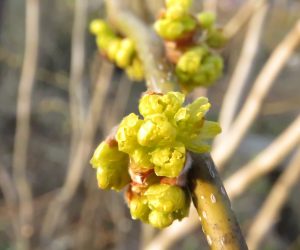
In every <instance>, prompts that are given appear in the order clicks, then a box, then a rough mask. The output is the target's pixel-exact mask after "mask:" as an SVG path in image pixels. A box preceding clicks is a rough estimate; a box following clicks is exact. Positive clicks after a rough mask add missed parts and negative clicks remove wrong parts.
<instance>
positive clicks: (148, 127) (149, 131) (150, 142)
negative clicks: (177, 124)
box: [137, 114, 176, 147]
mask: <svg viewBox="0 0 300 250" xmlns="http://www.w3.org/2000/svg"><path fill="white" fill-rule="evenodd" d="M175 136H176V130H175V128H174V127H173V126H172V125H171V123H170V122H169V121H168V119H167V117H166V116H165V115H162V114H156V115H151V116H147V118H146V119H145V121H144V123H143V124H142V125H141V127H140V129H139V131H138V135H137V139H138V142H139V144H140V145H142V146H146V147H153V146H160V145H167V144H170V143H173V141H174V140H175Z"/></svg>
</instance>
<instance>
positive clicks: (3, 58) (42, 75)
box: [0, 47, 69, 90]
mask: <svg viewBox="0 0 300 250" xmlns="http://www.w3.org/2000/svg"><path fill="white" fill-rule="evenodd" d="M0 62H3V63H5V64H6V65H7V66H8V67H11V68H14V69H19V68H20V67H21V66H22V58H21V57H20V56H19V55H18V54H15V53H13V52H11V51H9V50H7V49H6V48H4V47H0ZM35 78H36V80H37V81H41V82H44V83H48V84H51V85H54V86H55V87H57V88H59V89H62V90H68V84H69V78H68V75H67V73H66V72H52V71H50V70H48V69H45V68H41V67H38V68H37V69H36V76H35Z"/></svg>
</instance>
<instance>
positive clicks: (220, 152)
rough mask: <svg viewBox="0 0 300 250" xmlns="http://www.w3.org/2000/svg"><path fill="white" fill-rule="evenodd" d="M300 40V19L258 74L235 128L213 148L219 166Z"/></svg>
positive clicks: (244, 129)
mask: <svg viewBox="0 0 300 250" xmlns="http://www.w3.org/2000/svg"><path fill="white" fill-rule="evenodd" d="M299 42H300V20H299V21H298V22H297V23H296V24H295V26H294V28H293V29H292V30H291V31H290V32H289V33H288V34H287V36H286V37H285V38H284V40H283V41H282V42H281V43H280V44H279V45H278V47H277V48H276V49H275V51H274V52H273V53H272V55H271V56H270V58H269V60H268V61H267V63H266V64H265V66H264V67H263V69H262V71H261V72H260V74H259V75H258V77H257V79H256V81H255V83H254V85H253V88H252V90H251V92H250V93H249V96H248V98H247V100H246V102H245V104H244V106H243V108H242V110H241V111H240V113H239V115H238V116H237V118H236V120H235V121H234V123H233V125H232V128H231V129H230V131H228V133H227V134H226V136H224V138H223V140H222V141H221V142H220V143H218V144H217V146H216V148H215V149H214V150H213V152H212V155H213V158H214V160H215V162H216V165H217V166H218V168H219V169H221V168H222V167H223V166H224V164H225V163H226V162H227V161H228V160H229V159H230V157H231V156H232V155H233V153H234V152H235V150H236V148H237V147H238V145H239V144H240V142H241V140H242V139H243V137H244V136H245V135H246V133H247V131H248V130H249V128H250V126H251V125H252V123H253V121H254V120H255V118H256V117H257V115H258V112H259V110H260V108H261V105H262V103H263V100H264V98H265V97H266V95H267V93H268V92H269V90H270V88H271V87H272V84H273V83H274V80H275V79H276V77H277V76H278V74H279V73H280V71H281V69H282V68H283V67H284V65H285V63H286V62H287V60H288V58H289V57H290V55H291V54H292V53H293V51H294V50H295V49H296V47H297V45H298V44H299ZM228 141H230V143H228Z"/></svg>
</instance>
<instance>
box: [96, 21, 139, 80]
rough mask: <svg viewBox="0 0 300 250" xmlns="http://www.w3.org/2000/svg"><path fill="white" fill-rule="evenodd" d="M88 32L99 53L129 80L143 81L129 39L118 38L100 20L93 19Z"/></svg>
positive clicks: (135, 52) (137, 58) (132, 45)
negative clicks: (94, 38) (124, 72)
mask: <svg viewBox="0 0 300 250" xmlns="http://www.w3.org/2000/svg"><path fill="white" fill-rule="evenodd" d="M90 31H91V33H92V34H94V35H95V36H96V43H97V45H98V48H99V50H100V51H101V53H102V54H104V55H105V56H107V57H108V58H109V60H111V61H112V62H114V63H115V64H116V65H117V66H118V67H120V68H121V69H124V70H125V71H126V73H127V75H128V77H129V78H130V79H132V80H135V81H141V80H143V79H144V69H143V65H142V62H141V60H140V59H139V57H138V54H137V51H136V48H135V44H134V42H133V41H132V40H131V39H129V38H122V37H120V36H118V35H117V34H116V33H115V32H114V31H113V30H112V29H111V28H110V27H109V25H108V24H107V23H106V22H105V21H103V20H101V19H95V20H93V21H92V22H91V23H90Z"/></svg>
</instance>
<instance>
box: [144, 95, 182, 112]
mask: <svg viewBox="0 0 300 250" xmlns="http://www.w3.org/2000/svg"><path fill="white" fill-rule="evenodd" d="M183 102H184V95H183V94H182V93H180V92H168V93H167V94H165V95H160V94H146V95H144V96H143V97H142V98H141V100H140V104H139V111H140V113H141V114H142V116H144V118H146V117H147V116H149V115H154V114H162V113H164V114H165V115H166V116H167V117H168V118H173V116H174V115H175V113H176V112H177V111H178V109H179V108H180V107H181V105H182V104H183Z"/></svg>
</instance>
